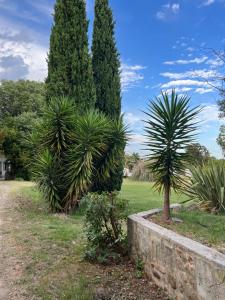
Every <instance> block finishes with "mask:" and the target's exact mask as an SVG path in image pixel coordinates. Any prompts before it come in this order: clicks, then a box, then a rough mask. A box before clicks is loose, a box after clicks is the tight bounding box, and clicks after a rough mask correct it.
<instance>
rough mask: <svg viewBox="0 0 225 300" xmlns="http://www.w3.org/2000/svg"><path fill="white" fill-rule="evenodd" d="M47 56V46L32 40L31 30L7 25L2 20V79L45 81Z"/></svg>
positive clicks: (0, 74) (0, 76)
mask: <svg viewBox="0 0 225 300" xmlns="http://www.w3.org/2000/svg"><path fill="white" fill-rule="evenodd" d="M9 28H17V29H9ZM46 58H47V48H46V47H44V46H42V45H41V44H39V43H38V42H37V41H34V40H32V35H31V34H30V32H26V31H25V30H24V29H19V28H18V27H16V26H5V24H3V22H2V21H1V28H0V67H1V72H0V80H2V79H13V80H16V79H30V80H39V81H43V80H44V79H45V77H46V75H47V63H46ZM13 64H15V65H13Z"/></svg>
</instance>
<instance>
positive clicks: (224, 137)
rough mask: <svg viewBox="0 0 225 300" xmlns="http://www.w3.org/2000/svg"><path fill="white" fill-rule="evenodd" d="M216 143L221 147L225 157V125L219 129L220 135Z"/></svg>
mask: <svg viewBox="0 0 225 300" xmlns="http://www.w3.org/2000/svg"><path fill="white" fill-rule="evenodd" d="M217 143H218V145H219V146H220V147H221V149H222V152H223V156H224V157H225V125H222V126H221V127H220V134H219V136H218V138H217Z"/></svg>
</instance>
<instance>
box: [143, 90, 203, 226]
mask: <svg viewBox="0 0 225 300" xmlns="http://www.w3.org/2000/svg"><path fill="white" fill-rule="evenodd" d="M199 111H200V109H199V107H195V108H190V98H189V97H188V96H187V95H184V96H180V97H179V96H178V95H177V94H176V92H175V90H173V91H172V93H171V96H170V95H169V93H167V92H162V97H156V99H155V101H152V102H151V103H150V105H149V108H148V111H147V112H146V115H147V116H148V120H147V121H146V128H145V131H146V137H147V140H148V141H147V143H146V145H147V149H148V150H150V154H149V157H148V159H149V167H150V169H151V170H152V172H153V174H154V177H155V187H156V188H157V189H158V190H159V192H161V191H163V192H164V208H163V219H164V221H166V222H170V221H171V215H170V194H171V189H174V190H175V191H178V190H179V189H181V188H182V187H183V184H184V183H185V180H184V177H185V169H186V162H187V161H188V159H189V158H188V155H187V154H186V153H185V151H184V150H185V147H186V146H187V145H189V144H190V143H193V141H194V140H195V131H196V129H197V121H196V117H197V114H198V113H199Z"/></svg>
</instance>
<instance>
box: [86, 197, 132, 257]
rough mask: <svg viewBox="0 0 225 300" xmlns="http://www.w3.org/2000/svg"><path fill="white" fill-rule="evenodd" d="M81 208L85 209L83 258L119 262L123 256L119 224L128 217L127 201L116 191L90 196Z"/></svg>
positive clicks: (121, 231)
mask: <svg viewBox="0 0 225 300" xmlns="http://www.w3.org/2000/svg"><path fill="white" fill-rule="evenodd" d="M81 207H84V208H85V232H86V236H87V249H86V258H87V259H89V260H92V261H95V260H97V261H98V262H100V263H108V262H110V261H115V260H118V259H119V258H120V256H121V254H124V253H125V246H124V245H125V236H124V234H123V229H122V225H123V221H124V220H126V217H127V201H126V200H123V199H121V198H120V197H118V193H117V192H113V193H102V194H98V193H89V194H87V195H86V196H85V197H84V198H83V199H82V202H81Z"/></svg>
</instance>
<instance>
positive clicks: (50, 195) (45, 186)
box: [33, 150, 62, 212]
mask: <svg viewBox="0 0 225 300" xmlns="http://www.w3.org/2000/svg"><path fill="white" fill-rule="evenodd" d="M33 175H34V179H35V180H36V181H37V183H38V187H39V189H40V191H41V192H42V194H43V196H44V198H45V200H46V202H47V203H48V207H49V209H50V211H51V212H58V211H61V210H62V203H61V202H62V201H61V198H62V195H61V190H62V189H61V184H62V183H61V182H60V172H59V168H58V163H57V160H56V159H55V157H54V156H53V155H52V154H51V153H50V152H49V151H48V150H44V151H43V152H42V153H40V154H39V155H38V157H37V158H36V160H35V164H34V166H33Z"/></svg>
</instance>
